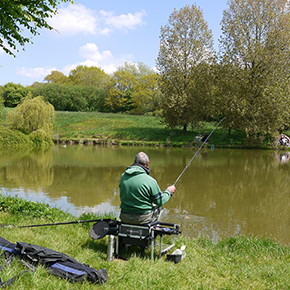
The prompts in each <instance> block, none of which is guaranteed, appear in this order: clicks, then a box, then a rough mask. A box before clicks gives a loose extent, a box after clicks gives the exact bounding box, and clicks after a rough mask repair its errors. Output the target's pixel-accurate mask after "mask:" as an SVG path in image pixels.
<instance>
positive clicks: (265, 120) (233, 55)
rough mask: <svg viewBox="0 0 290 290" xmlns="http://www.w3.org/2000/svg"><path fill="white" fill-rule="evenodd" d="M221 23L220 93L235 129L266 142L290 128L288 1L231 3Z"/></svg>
mask: <svg viewBox="0 0 290 290" xmlns="http://www.w3.org/2000/svg"><path fill="white" fill-rule="evenodd" d="M228 4H229V8H228V9H227V10H225V11H224V14H223V19H222V22H221V24H222V36H221V39H220V44H221V55H222V58H221V66H222V69H221V72H222V75H221V76H220V88H221V94H222V96H223V98H222V99H221V100H222V103H223V104H224V106H223V112H224V114H225V115H226V116H227V117H228V118H227V119H226V122H228V126H229V127H231V128H238V129H242V130H244V131H245V132H246V133H247V136H248V137H249V138H251V139H252V140H263V139H264V138H265V137H266V136H272V137H274V136H275V135H277V134H278V132H279V131H282V130H283V129H284V128H287V127H289V126H290V116H289V102H290V94H289V89H290V87H289V85H290V83H289V77H290V63H289V62H290V14H289V4H288V0H230V1H229V2H228Z"/></svg>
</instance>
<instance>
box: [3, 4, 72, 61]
mask: <svg viewBox="0 0 290 290" xmlns="http://www.w3.org/2000/svg"><path fill="white" fill-rule="evenodd" d="M60 2H72V0H44V1H43V0H34V1H27V0H17V1H15V0H14V1H12V0H2V1H0V14H1V19H0V47H1V48H2V49H3V50H4V51H5V52H6V53H8V54H10V55H13V56H15V53H14V50H16V51H18V50H17V46H18V44H19V45H20V46H22V47H24V46H25V44H26V43H31V42H32V41H31V39H30V38H29V37H26V36H23V34H24V32H25V33H26V31H28V32H29V33H31V34H32V35H34V36H35V35H38V34H39V30H40V29H42V28H46V29H49V30H52V29H53V28H52V27H51V26H50V25H49V24H48V23H47V22H46V19H47V18H49V17H52V16H53V15H54V14H56V13H57V5H58V4H59V3H60ZM5 42H6V43H5Z"/></svg>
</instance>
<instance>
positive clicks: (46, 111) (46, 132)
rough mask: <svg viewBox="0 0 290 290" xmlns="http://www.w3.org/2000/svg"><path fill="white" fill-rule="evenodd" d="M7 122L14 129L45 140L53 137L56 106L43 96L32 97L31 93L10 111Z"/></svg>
mask: <svg viewBox="0 0 290 290" xmlns="http://www.w3.org/2000/svg"><path fill="white" fill-rule="evenodd" d="M7 122H8V123H9V125H10V127H11V128H12V129H17V130H19V131H21V132H23V133H24V134H30V135H31V136H32V137H33V138H34V139H38V140H41V141H45V140H47V139H50V138H51V137H52V132H53V122H54V108H53V106H52V105H51V104H50V103H48V102H45V101H44V99H43V97H41V96H38V97H36V98H32V95H31V93H30V94H28V95H27V97H26V98H25V99H24V101H23V102H21V103H20V104H19V105H18V106H17V107H16V108H15V109H14V110H13V111H10V112H8V114H7Z"/></svg>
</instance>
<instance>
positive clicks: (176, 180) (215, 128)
mask: <svg viewBox="0 0 290 290" xmlns="http://www.w3.org/2000/svg"><path fill="white" fill-rule="evenodd" d="M224 119H225V118H223V119H221V120H220V121H219V122H218V124H217V125H216V126H215V128H214V129H213V130H212V131H211V133H210V134H209V135H208V136H207V137H206V139H205V140H204V141H203V143H202V144H201V146H200V147H199V148H198V150H197V151H196V152H195V154H194V155H193V157H192V158H191V159H190V161H189V162H188V164H187V165H186V166H185V168H184V169H183V171H182V172H181V174H180V175H179V176H178V177H177V179H176V181H175V182H174V184H173V185H174V186H175V184H176V183H177V182H178V180H179V179H180V178H181V176H182V175H183V173H184V172H185V170H186V169H187V168H188V166H189V164H190V163H191V161H192V160H193V159H194V158H195V156H196V155H197V153H198V152H199V150H200V149H201V148H202V146H203V145H204V144H205V143H206V142H207V140H208V139H209V137H210V136H211V134H212V133H213V132H214V131H215V129H216V128H217V127H218V126H219V124H220V123H221V122H222V121H223V120H224Z"/></svg>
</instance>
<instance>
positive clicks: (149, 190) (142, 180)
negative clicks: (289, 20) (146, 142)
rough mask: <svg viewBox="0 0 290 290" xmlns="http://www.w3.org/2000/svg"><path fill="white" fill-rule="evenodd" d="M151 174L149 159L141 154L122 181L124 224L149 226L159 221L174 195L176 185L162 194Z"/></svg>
mask: <svg viewBox="0 0 290 290" xmlns="http://www.w3.org/2000/svg"><path fill="white" fill-rule="evenodd" d="M149 174H150V169H149V157H148V156H147V154H146V153H144V152H139V153H138V154H137V155H136V157H135V160H134V164H133V165H131V166H129V167H127V168H126V170H125V172H124V173H123V174H122V176H121V180H120V185H119V187H120V199H121V206H120V207H121V214H120V219H121V221H122V222H124V223H129V224H147V223H150V222H153V221H157V220H159V218H160V216H161V212H162V206H163V205H164V204H165V203H166V202H167V201H168V200H169V199H170V197H171V196H172V195H173V194H174V192H175V190H176V188H175V186H174V185H171V186H169V187H167V189H166V190H164V191H163V192H161V190H160V188H159V186H158V183H157V181H156V180H155V179H154V178H153V177H151V176H150V175H149Z"/></svg>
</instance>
